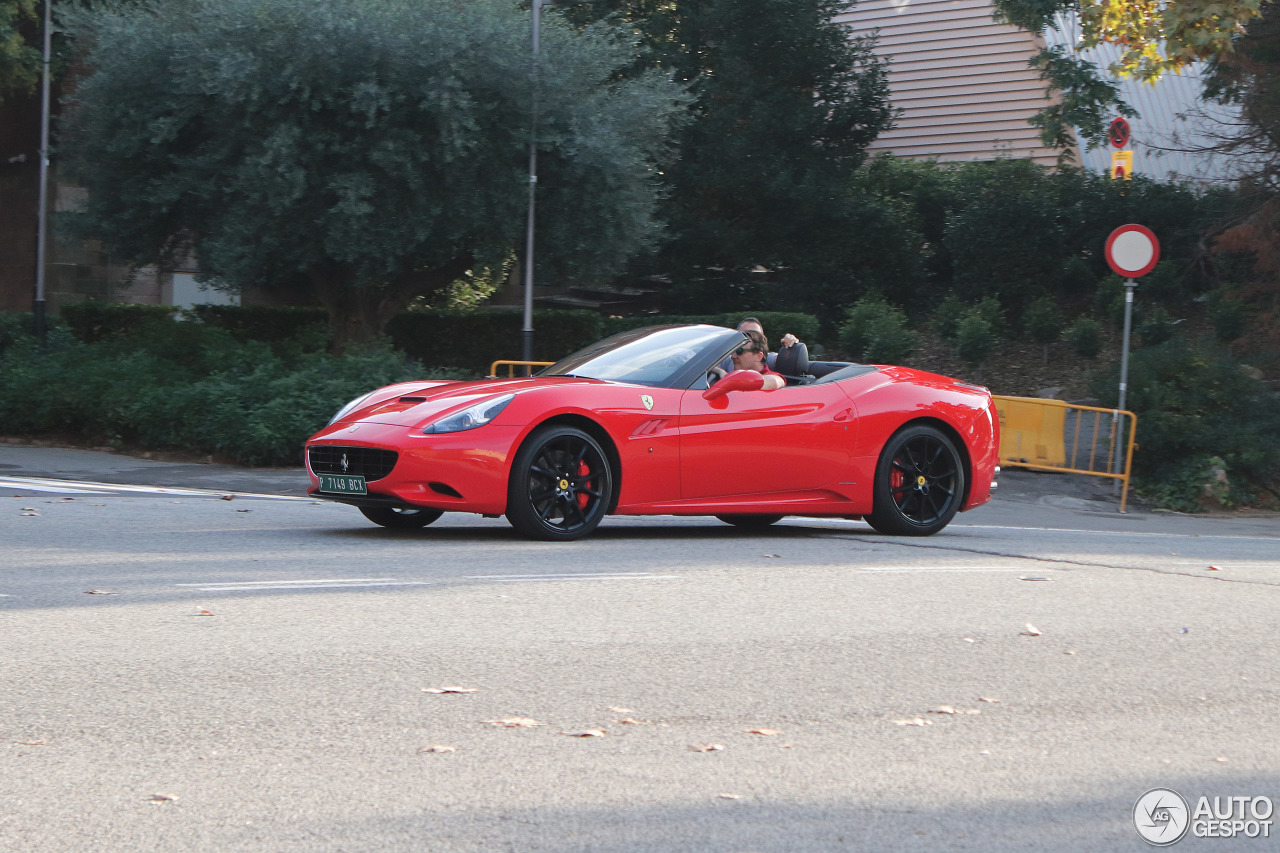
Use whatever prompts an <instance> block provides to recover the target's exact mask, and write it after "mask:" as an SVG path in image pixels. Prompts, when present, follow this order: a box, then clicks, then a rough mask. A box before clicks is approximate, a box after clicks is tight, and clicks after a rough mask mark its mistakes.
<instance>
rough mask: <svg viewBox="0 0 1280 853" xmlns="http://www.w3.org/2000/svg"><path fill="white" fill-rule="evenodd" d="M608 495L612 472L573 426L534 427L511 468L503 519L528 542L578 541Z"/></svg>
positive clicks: (596, 448) (597, 517)
mask: <svg viewBox="0 0 1280 853" xmlns="http://www.w3.org/2000/svg"><path fill="white" fill-rule="evenodd" d="M612 497H613V471H612V470H611V469H610V467H609V457H608V456H607V455H606V454H605V452H604V450H603V449H602V448H601V447H600V444H599V442H597V441H596V440H595V439H594V438H592V437H591V436H590V435H589V434H587V433H585V432H583V431H582V430H580V429H577V428H575V427H569V426H556V425H550V426H545V427H540V428H538V429H536V430H534V431H533V433H532V434H531V435H530V436H529V437H528V438H527V439H526V440H525V442H524V444H522V445H521V446H520V450H519V451H518V452H517V453H516V458H515V462H514V463H513V464H512V466H511V481H510V483H509V485H508V487H507V520H508V521H509V522H511V526H512V527H514V528H515V529H516V530H518V531H520V532H521V533H523V534H524V535H525V536H529V537H532V538H534V539H546V540H549V541H559V542H567V541H570V540H573V539H581V538H582V537H584V536H587V535H588V534H590V533H591V531H593V530H595V529H596V527H597V526H599V524H600V521H601V519H603V518H604V514H605V511H606V510H607V509H608V508H609V501H610V499H611V498H612Z"/></svg>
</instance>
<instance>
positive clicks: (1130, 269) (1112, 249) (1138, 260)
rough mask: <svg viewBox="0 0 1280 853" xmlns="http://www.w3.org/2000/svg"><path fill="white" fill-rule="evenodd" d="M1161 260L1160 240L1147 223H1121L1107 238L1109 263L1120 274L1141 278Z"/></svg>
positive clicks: (1126, 276)
mask: <svg viewBox="0 0 1280 853" xmlns="http://www.w3.org/2000/svg"><path fill="white" fill-rule="evenodd" d="M1159 261H1160V241H1159V240H1157V239H1156V235H1155V234H1153V233H1151V229H1150V228H1147V227H1146V226H1145V225H1121V226H1120V227H1119V228H1117V229H1116V230H1114V231H1112V232H1111V236H1110V237H1108V238H1107V263H1108V264H1109V265H1110V266H1111V269H1113V270H1115V271H1116V273H1117V274H1118V275H1122V276H1124V277H1125V278H1141V277H1142V276H1144V275H1146V274H1147V273H1149V272H1151V271H1152V270H1153V269H1155V268H1156V264H1157V263H1159Z"/></svg>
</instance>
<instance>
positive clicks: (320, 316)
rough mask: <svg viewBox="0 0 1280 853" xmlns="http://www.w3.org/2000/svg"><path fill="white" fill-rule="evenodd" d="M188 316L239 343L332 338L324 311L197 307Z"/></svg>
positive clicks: (190, 310) (189, 311) (271, 307)
mask: <svg viewBox="0 0 1280 853" xmlns="http://www.w3.org/2000/svg"><path fill="white" fill-rule="evenodd" d="M185 314H186V316H188V317H190V318H192V319H194V320H198V321H199V322H201V323H203V324H205V325H206V326H212V327H214V328H217V329H226V330H227V331H228V332H230V333H231V334H232V335H234V336H235V338H236V340H240V341H266V342H268V343H270V342H275V341H284V340H289V339H297V338H299V337H305V338H306V339H308V340H315V339H316V338H317V337H322V338H323V340H324V342H325V343H326V344H327V342H328V338H329V312H328V311H326V310H325V309H324V308H295V307H281V306H274V305H196V306H194V307H191V308H188V309H187V310H186V312H185Z"/></svg>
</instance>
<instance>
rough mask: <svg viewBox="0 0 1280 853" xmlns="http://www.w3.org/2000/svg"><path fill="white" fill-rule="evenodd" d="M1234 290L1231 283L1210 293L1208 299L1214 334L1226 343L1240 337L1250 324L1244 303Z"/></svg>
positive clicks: (1210, 320)
mask: <svg viewBox="0 0 1280 853" xmlns="http://www.w3.org/2000/svg"><path fill="white" fill-rule="evenodd" d="M1232 290H1233V288H1231V287H1230V285H1227V286H1224V287H1220V288H1218V289H1217V290H1214V291H1213V292H1212V293H1210V294H1209V297H1208V300H1207V304H1208V309H1209V322H1210V323H1212V324H1213V332H1214V335H1215V336H1217V338H1218V340H1220V341H1222V342H1223V343H1224V344H1229V343H1231V342H1232V341H1234V340H1236V339H1237V338H1239V337H1240V336H1241V335H1243V334H1244V333H1245V329H1246V328H1247V326H1248V315H1247V313H1246V312H1245V307H1244V304H1243V303H1242V302H1240V300H1239V299H1236V298H1235V297H1234V296H1233V294H1232Z"/></svg>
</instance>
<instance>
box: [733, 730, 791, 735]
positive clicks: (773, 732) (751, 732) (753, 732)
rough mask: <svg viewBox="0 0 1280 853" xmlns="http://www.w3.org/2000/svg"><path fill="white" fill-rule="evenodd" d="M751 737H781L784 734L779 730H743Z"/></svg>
mask: <svg viewBox="0 0 1280 853" xmlns="http://www.w3.org/2000/svg"><path fill="white" fill-rule="evenodd" d="M743 731H744V732H746V733H747V734H749V735H779V734H782V732H780V731H778V730H777V729H743Z"/></svg>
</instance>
